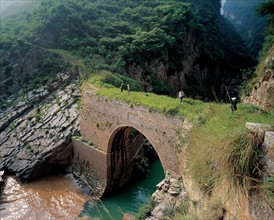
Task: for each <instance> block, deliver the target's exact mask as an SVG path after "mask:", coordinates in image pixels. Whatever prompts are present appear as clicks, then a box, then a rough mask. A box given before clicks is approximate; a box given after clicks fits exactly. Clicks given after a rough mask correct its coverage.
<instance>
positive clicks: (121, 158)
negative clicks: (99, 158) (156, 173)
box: [104, 125, 163, 195]
mask: <svg viewBox="0 0 274 220" xmlns="http://www.w3.org/2000/svg"><path fill="white" fill-rule="evenodd" d="M153 142H154V141H153V140H152V141H150V140H149V138H148V137H146V136H145V134H143V133H142V132H141V131H139V130H137V129H136V128H134V127H132V126H126V125H123V126H118V127H117V128H115V129H114V130H113V132H112V133H111V135H110V137H109V142H108V150H107V151H108V154H109V155H110V157H109V158H108V166H107V167H108V170H107V175H108V178H107V179H108V181H107V184H106V189H105V192H104V194H106V195H107V194H109V193H111V192H115V191H117V190H118V189H120V188H121V187H123V186H124V185H125V184H127V183H128V182H129V181H131V180H132V179H139V178H141V177H142V176H145V175H146V174H147V171H148V169H149V165H150V162H152V161H153V160H155V159H157V158H159V159H160V161H161V155H159V152H157V150H156V148H155V147H154V145H153ZM161 163H162V162H161ZM162 166H163V163H162Z"/></svg>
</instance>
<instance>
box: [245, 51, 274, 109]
mask: <svg viewBox="0 0 274 220" xmlns="http://www.w3.org/2000/svg"><path fill="white" fill-rule="evenodd" d="M273 66H274V48H272V49H271V50H270V52H269V54H268V55H267V56H266V57H265V59H263V60H262V61H261V63H260V64H259V65H258V67H257V74H259V75H260V77H259V79H258V80H257V83H256V84H255V85H254V86H253V88H252V91H251V92H250V94H249V95H248V96H246V97H243V102H244V103H248V104H253V105H257V106H259V107H262V108H264V109H272V108H273V107H274V68H273Z"/></svg>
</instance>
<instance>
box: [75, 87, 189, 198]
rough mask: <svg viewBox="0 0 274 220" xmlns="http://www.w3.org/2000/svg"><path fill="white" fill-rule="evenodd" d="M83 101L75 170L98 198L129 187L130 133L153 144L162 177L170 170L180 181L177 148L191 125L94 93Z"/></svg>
mask: <svg viewBox="0 0 274 220" xmlns="http://www.w3.org/2000/svg"><path fill="white" fill-rule="evenodd" d="M125 95H128V94H127V93H125ZM82 100H83V102H82V105H81V110H80V112H81V114H80V133H81V136H80V137H79V138H73V145H74V156H73V162H72V167H73V172H74V173H75V174H76V175H78V176H79V177H80V178H81V179H82V180H84V181H85V182H86V183H87V184H88V185H89V186H90V187H91V188H92V189H93V190H94V192H93V193H94V194H95V195H98V196H99V197H101V196H105V195H107V194H110V193H112V192H114V191H116V190H118V189H119V188H120V187H122V186H123V185H124V184H126V182H127V181H128V178H127V177H128V176H130V172H131V171H132V169H131V168H130V164H131V162H132V158H133V157H134V155H135V154H136V152H137V151H138V149H136V147H134V146H133V145H132V144H131V131H132V128H134V130H137V131H139V132H140V133H141V134H142V135H143V136H140V135H137V136H136V137H134V138H135V139H138V138H139V139H140V140H139V142H140V143H141V142H142V137H145V138H146V139H147V140H148V141H149V142H150V143H151V144H152V146H153V148H154V149H155V151H156V152H157V154H158V156H159V159H160V161H161V163H162V166H163V169H164V172H166V171H167V170H169V172H172V173H173V174H174V175H176V174H177V176H178V175H179V167H180V164H179V160H178V147H180V145H182V143H181V140H182V138H184V136H185V135H186V134H187V131H188V130H189V129H190V124H189V123H187V122H186V121H183V120H182V119H181V118H179V117H174V116H167V115H165V114H162V113H158V112H155V111H150V110H149V109H147V108H145V107H142V106H135V105H134V106H132V105H130V104H128V103H126V102H123V101H121V100H117V99H110V98H108V97H103V96H98V95H96V94H95V93H94V92H93V91H88V90H84V91H83V94H82ZM137 141H138V140H137ZM135 142H136V141H135ZM131 175H134V174H131Z"/></svg>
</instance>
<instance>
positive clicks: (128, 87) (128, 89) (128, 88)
mask: <svg viewBox="0 0 274 220" xmlns="http://www.w3.org/2000/svg"><path fill="white" fill-rule="evenodd" d="M127 91H128V94H129V95H130V86H129V84H127Z"/></svg>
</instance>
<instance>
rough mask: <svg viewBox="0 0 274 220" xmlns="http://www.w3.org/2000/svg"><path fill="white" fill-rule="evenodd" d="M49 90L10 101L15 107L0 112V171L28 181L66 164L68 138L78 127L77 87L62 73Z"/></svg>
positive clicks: (68, 161) (40, 90)
mask: <svg viewBox="0 0 274 220" xmlns="http://www.w3.org/2000/svg"><path fill="white" fill-rule="evenodd" d="M51 89H54V92H51V93H50V92H49V90H48V89H47V87H41V88H39V89H37V90H34V91H31V92H29V93H28V94H27V95H24V96H22V97H17V99H12V98H11V99H10V100H11V102H14V103H17V104H15V105H12V107H10V108H8V109H6V111H4V112H0V148H1V151H0V170H6V171H8V172H10V173H14V174H16V175H17V176H19V177H20V178H21V179H22V180H25V181H31V180H34V179H37V178H39V177H41V176H44V175H46V174H48V173H49V172H51V171H52V170H57V169H59V168H60V169H65V168H66V167H67V166H68V165H69V164H70V162H71V157H72V144H71V140H70V137H71V136H72V135H73V134H74V133H75V132H76V133H77V131H78V127H79V121H78V104H77V100H78V98H79V97H80V92H79V89H78V84H77V81H75V80H74V79H72V78H71V74H70V73H63V74H59V76H58V77H57V79H56V81H55V83H54V84H53V85H51Z"/></svg>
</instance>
